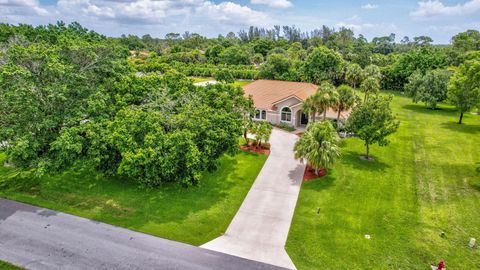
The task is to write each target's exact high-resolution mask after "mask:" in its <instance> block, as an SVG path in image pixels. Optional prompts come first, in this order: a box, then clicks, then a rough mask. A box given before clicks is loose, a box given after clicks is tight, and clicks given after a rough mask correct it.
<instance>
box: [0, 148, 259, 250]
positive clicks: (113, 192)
mask: <svg viewBox="0 0 480 270" xmlns="http://www.w3.org/2000/svg"><path fill="white" fill-rule="evenodd" d="M4 159H5V155H2V154H0V164H3V162H4ZM265 160H266V156H263V155H257V154H252V153H247V152H243V151H240V153H239V154H238V155H236V156H235V157H229V156H225V157H223V158H221V160H220V166H219V168H218V170H217V171H215V172H214V173H206V174H205V175H204V177H203V178H202V180H201V184H200V186H199V187H191V188H182V187H179V186H176V185H167V186H163V187H160V188H158V189H149V190H147V189H139V188H138V187H137V186H136V185H135V184H132V183H130V182H128V181H122V180H120V179H105V178H101V177H98V176H96V175H95V174H94V173H91V172H88V171H86V170H79V171H74V170H72V171H70V172H68V173H65V174H63V175H61V176H55V177H45V178H42V179H34V178H31V177H25V176H17V178H16V179H14V176H15V175H18V174H19V172H18V171H17V170H13V169H6V168H4V167H1V166H0V196H1V197H5V198H10V199H13V200H18V201H22V202H26V203H30V204H34V205H39V206H42V207H46V208H50V209H54V210H58V211H63V212H67V213H71V214H74V215H78V216H82V217H86V218H90V219H94V220H98V221H102V222H106V223H110V224H114V225H118V226H121V227H126V228H129V229H133V230H137V231H141V232H145V233H149V234H153V235H157V236H160V237H164V238H168V239H172V240H177V241H181V242H185V243H189V244H193V245H200V244H203V243H205V242H207V241H209V240H212V239H214V238H216V237H218V236H220V235H221V234H222V233H223V232H224V231H225V230H226V228H227V226H228V224H229V223H230V221H231V219H232V218H233V216H234V215H235V213H236V212H237V210H238V208H239V207H240V205H241V203H242V201H243V199H244V197H245V196H246V194H247V192H248V190H249V189H250V186H251V185H252V183H253V181H254V180H255V178H256V177H257V175H258V173H259V172H260V169H261V168H262V166H263V164H264V162H265Z"/></svg>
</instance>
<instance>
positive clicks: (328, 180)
mask: <svg viewBox="0 0 480 270" xmlns="http://www.w3.org/2000/svg"><path fill="white" fill-rule="evenodd" d="M334 182H335V177H333V176H332V175H330V174H327V175H325V176H323V177H320V178H318V179H314V180H310V181H308V182H305V183H303V187H302V188H303V189H306V190H314V191H322V190H326V189H329V188H330V187H332V186H333V185H334Z"/></svg>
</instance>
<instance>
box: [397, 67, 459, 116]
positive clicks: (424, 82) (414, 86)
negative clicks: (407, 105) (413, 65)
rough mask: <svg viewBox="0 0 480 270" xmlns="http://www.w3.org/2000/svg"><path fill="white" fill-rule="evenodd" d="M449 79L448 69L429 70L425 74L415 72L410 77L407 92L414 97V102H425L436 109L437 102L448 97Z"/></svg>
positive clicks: (406, 86)
mask: <svg viewBox="0 0 480 270" xmlns="http://www.w3.org/2000/svg"><path fill="white" fill-rule="evenodd" d="M449 79H450V72H449V71H448V70H433V71H428V72H427V73H426V74H425V76H424V75H422V73H420V72H415V73H413V74H412V75H411V76H410V77H409V82H408V83H407V84H406V85H405V92H406V93H407V95H409V96H410V97H412V100H413V102H415V103H416V102H419V101H420V102H424V103H425V104H426V105H427V106H428V107H429V108H431V109H435V108H436V107H437V103H439V102H442V101H444V100H445V99H447V86H448V81H449Z"/></svg>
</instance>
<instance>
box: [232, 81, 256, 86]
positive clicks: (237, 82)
mask: <svg viewBox="0 0 480 270" xmlns="http://www.w3.org/2000/svg"><path fill="white" fill-rule="evenodd" d="M252 82H253V81H235V82H234V83H233V85H234V86H240V87H243V86H245V85H248V84H251V83H252Z"/></svg>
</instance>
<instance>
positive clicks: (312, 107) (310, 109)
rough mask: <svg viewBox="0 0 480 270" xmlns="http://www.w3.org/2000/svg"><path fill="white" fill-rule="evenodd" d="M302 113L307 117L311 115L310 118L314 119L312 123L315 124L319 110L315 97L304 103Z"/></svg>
mask: <svg viewBox="0 0 480 270" xmlns="http://www.w3.org/2000/svg"><path fill="white" fill-rule="evenodd" d="M302 111H303V112H304V113H305V114H306V115H308V114H310V117H311V118H312V122H315V117H316V114H317V108H316V104H315V96H310V97H308V98H307V99H306V100H305V101H304V102H303V105H302Z"/></svg>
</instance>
